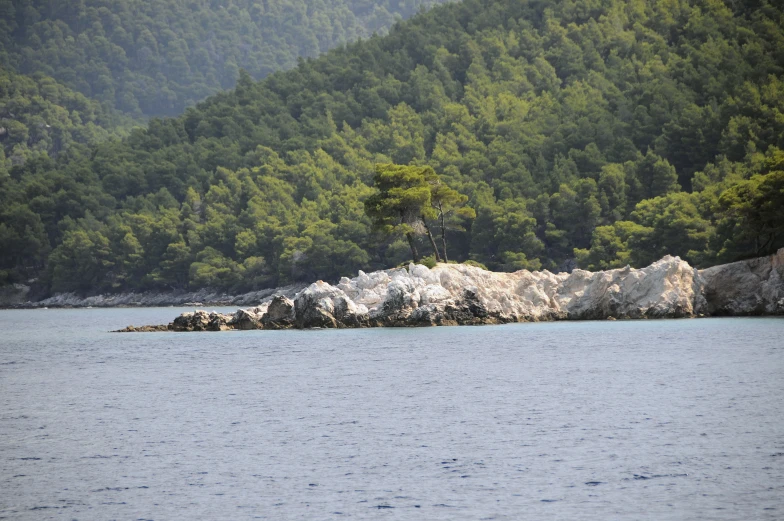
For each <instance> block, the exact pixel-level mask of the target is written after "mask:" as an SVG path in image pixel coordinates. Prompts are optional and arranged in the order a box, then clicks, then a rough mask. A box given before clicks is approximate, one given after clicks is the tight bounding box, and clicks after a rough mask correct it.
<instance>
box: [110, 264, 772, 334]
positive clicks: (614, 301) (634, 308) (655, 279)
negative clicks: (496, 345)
mask: <svg viewBox="0 0 784 521" xmlns="http://www.w3.org/2000/svg"><path fill="white" fill-rule="evenodd" d="M722 315H724V316H748V315H784V249H781V250H779V251H778V253H776V254H775V255H771V256H768V257H761V258H756V259H750V260H744V261H740V262H734V263H731V264H724V265H721V266H715V267H713V268H709V269H706V270H697V269H695V268H693V267H692V266H690V265H689V264H688V263H687V262H685V261H683V260H681V259H680V258H678V257H671V256H666V257H664V258H663V259H661V260H659V261H657V262H655V263H653V264H651V265H650V266H648V267H646V268H641V269H632V268H630V267H628V266H627V267H625V268H621V269H614V270H608V271H599V272H589V271H585V270H580V269H576V270H574V271H572V272H571V273H557V274H556V273H550V272H549V271H540V272H530V271H527V270H521V271H517V272H514V273H496V272H491V271H487V270H484V269H482V268H478V267H474V266H468V265H463V264H439V265H437V266H435V267H434V268H432V269H431V268H427V267H425V266H423V265H419V264H411V265H409V267H408V268H397V269H391V270H384V271H377V272H373V273H364V272H362V271H360V272H359V275H358V276H357V277H354V278H345V277H344V278H342V279H341V280H340V282H339V283H338V284H337V285H334V286H333V285H331V284H327V283H326V282H323V281H318V282H315V283H313V284H311V285H310V286H308V287H306V288H304V289H302V290H301V291H298V292H297V293H296V294H295V295H293V297H292V296H290V295H286V294H276V295H274V296H271V297H269V298H267V299H266V301H265V302H263V303H262V304H261V305H258V306H256V307H253V308H248V309H240V310H238V311H237V312H236V313H234V314H222V313H216V312H211V313H210V312H207V311H194V312H190V313H184V314H182V315H180V316H179V317H177V318H176V319H174V321H173V322H171V323H170V324H168V325H162V326H145V327H141V328H136V327H133V326H129V327H128V328H126V329H125V330H123V331H161V330H167V331H226V330H232V329H238V330H252V329H289V328H297V329H306V328H360V327H396V326H447V325H469V324H504V323H510V322H535V321H546V320H601V319H644V318H686V317H698V316H722Z"/></svg>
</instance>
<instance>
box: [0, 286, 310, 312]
mask: <svg viewBox="0 0 784 521" xmlns="http://www.w3.org/2000/svg"><path fill="white" fill-rule="evenodd" d="M305 287H307V285H306V284H294V285H291V286H285V287H282V288H271V289H264V290H259V291H252V292H249V293H243V294H241V295H229V294H227V293H224V292H220V291H215V290H212V289H202V290H199V291H178V292H168V293H165V292H152V291H150V292H142V293H120V294H113V295H92V296H87V297H83V296H80V295H77V294H76V293H59V294H57V295H54V296H52V297H49V298H46V299H42V300H36V301H31V300H29V299H28V293H29V289H30V288H29V287H28V286H23V285H21V284H16V285H14V287H10V288H7V289H6V291H5V294H4V295H0V309H41V308H116V307H168V306H188V307H199V306H252V305H257V304H259V303H260V302H264V301H265V300H270V299H271V298H272V297H273V296H274V295H288V296H289V297H294V295H296V294H297V293H298V292H299V291H301V290H303V289H304V288H305Z"/></svg>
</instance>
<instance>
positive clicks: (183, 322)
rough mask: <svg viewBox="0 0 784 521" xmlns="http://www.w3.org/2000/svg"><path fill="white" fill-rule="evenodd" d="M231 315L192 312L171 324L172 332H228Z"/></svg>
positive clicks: (184, 314)
mask: <svg viewBox="0 0 784 521" xmlns="http://www.w3.org/2000/svg"><path fill="white" fill-rule="evenodd" d="M232 318H233V316H232V315H224V314H222V313H216V312H214V311H213V312H212V313H207V312H206V311H193V312H190V313H183V314H182V315H180V316H179V317H177V318H175V319H174V321H173V322H172V323H171V327H170V329H171V330H172V331H228V330H229V329H231V328H230V327H229V321H230V320H231V319H232Z"/></svg>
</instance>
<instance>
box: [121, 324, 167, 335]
mask: <svg viewBox="0 0 784 521" xmlns="http://www.w3.org/2000/svg"><path fill="white" fill-rule="evenodd" d="M160 331H170V329H169V326H166V325H162V326H139V327H135V326H128V327H126V328H123V329H118V330H117V331H112V333H157V332H160Z"/></svg>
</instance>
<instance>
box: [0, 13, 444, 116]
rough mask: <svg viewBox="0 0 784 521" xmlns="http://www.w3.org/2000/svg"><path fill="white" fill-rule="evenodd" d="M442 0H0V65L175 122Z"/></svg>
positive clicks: (118, 106)
mask: <svg viewBox="0 0 784 521" xmlns="http://www.w3.org/2000/svg"><path fill="white" fill-rule="evenodd" d="M445 1H448V0H406V1H398V0H395V1H392V0H286V1H280V0H271V1H270V0H267V1H260V0H220V1H217V0H152V1H151V0H123V1H121V2H119V1H118V2H107V1H105V0H57V1H56V2H52V1H48V0H46V1H45V0H0V65H2V66H3V67H5V68H9V69H11V70H14V71H16V72H18V73H20V74H33V73H38V72H40V73H44V74H46V75H48V76H52V77H53V78H55V79H56V80H57V81H59V82H61V83H63V84H64V85H66V86H68V87H70V88H72V89H74V90H76V91H78V92H81V93H82V94H84V95H85V96H87V97H89V98H94V99H96V100H98V101H100V102H102V103H104V104H107V105H108V106H111V107H114V108H116V109H118V110H120V111H123V112H126V113H128V114H131V115H134V116H136V117H140V116H176V115H179V114H181V113H182V111H183V110H184V109H185V107H188V106H190V105H193V104H194V103H196V102H197V101H200V100H202V99H204V98H206V97H207V96H209V95H211V94H214V93H216V92H218V91H221V90H224V89H230V88H233V87H234V84H235V82H236V80H237V78H238V73H239V69H240V68H243V69H245V70H247V71H248V72H249V73H250V75H251V76H252V77H254V78H263V77H265V76H267V75H268V74H270V73H271V72H274V71H277V70H280V69H289V68H291V67H293V66H294V65H296V63H297V59H298V58H300V57H313V56H317V55H318V54H320V53H322V52H324V51H326V50H328V49H332V48H334V47H337V46H339V45H342V44H345V43H347V42H351V41H355V40H357V39H359V38H367V37H369V36H371V35H372V34H373V33H379V34H384V33H386V31H387V30H388V29H389V27H390V26H392V25H393V24H394V23H395V21H397V20H398V19H400V18H408V17H410V16H411V15H413V14H415V13H416V12H417V11H418V10H419V9H424V8H428V7H431V6H433V5H435V4H439V3H443V2H445Z"/></svg>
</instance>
